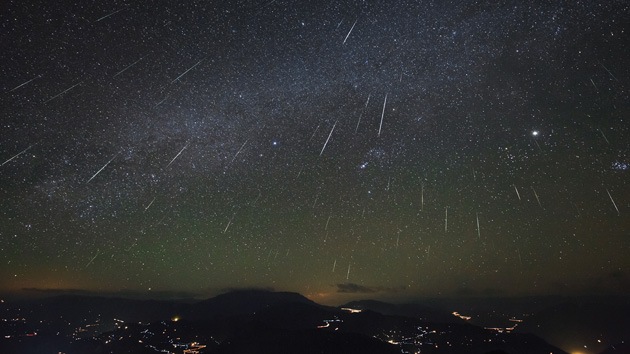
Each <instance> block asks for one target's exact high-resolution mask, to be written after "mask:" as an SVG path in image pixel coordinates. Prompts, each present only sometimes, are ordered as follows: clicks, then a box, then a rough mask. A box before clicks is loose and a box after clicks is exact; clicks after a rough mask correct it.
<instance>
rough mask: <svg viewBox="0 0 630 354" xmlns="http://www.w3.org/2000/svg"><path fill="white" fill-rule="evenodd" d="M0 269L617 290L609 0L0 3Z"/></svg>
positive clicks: (36, 285)
mask: <svg viewBox="0 0 630 354" xmlns="http://www.w3.org/2000/svg"><path fill="white" fill-rule="evenodd" d="M1 16H2V17H1V22H0V27H1V28H0V43H2V50H1V51H0V58H1V62H2V66H1V67H0V77H1V80H0V92H1V93H0V109H1V116H0V122H1V132H2V133H1V138H0V160H1V161H0V162H2V166H1V167H0V198H1V204H0V225H1V227H0V241H1V243H0V262H1V263H0V264H1V266H0V279H2V281H1V285H0V290H4V291H16V290H19V289H24V288H29V289H39V290H46V289H58V290H62V289H83V290H88V291H96V292H117V291H129V292H139V293H144V292H148V293H149V294H150V293H151V292H154V293H158V292H162V293H173V294H194V295H195V296H205V295H209V294H212V293H216V292H219V291H222V290H223V289H226V288H240V287H264V288H269V287H271V288H274V289H277V290H289V291H297V292H301V293H304V294H306V295H309V296H311V297H312V298H314V299H316V300H319V301H334V300H335V299H341V298H342V297H344V296H355V297H356V296H358V297H361V296H363V297H388V296H389V297H415V296H440V295H443V296H453V295H476V296H491V295H523V294H566V293H571V294H592V293H598V294H601V293H605V294H619V293H621V294H627V293H629V292H630V278H628V277H629V276H630V275H629V274H628V271H629V269H630V257H628V251H630V234H629V233H630V187H629V185H628V178H629V176H630V148H629V147H630V145H629V144H628V141H629V138H630V125H629V120H628V119H629V118H628V117H629V113H630V97H629V93H628V83H629V82H630V81H629V79H630V70H629V69H628V63H627V58H628V55H629V54H630V49H629V48H630V45H628V39H627V38H628V35H629V34H630V33H629V31H630V28H629V27H630V22H629V19H630V7H629V5H628V3H627V2H625V1H601V2H596V1H538V0H535V1H531V2H527V3H523V2H521V1H510V0H505V1H499V2H485V1H463V2H460V1H452V2H443V1H395V2H390V1H287V0H265V1H183V2H181V1H156V2H150V3H148V4H139V3H132V2H120V1H116V2H111V1H106V2H90V1H85V2H83V1H81V2H76V3H73V2H70V1H65V2H62V3H51V2H44V1H28V2H22V1H8V2H5V3H4V4H3V5H2V15H1Z"/></svg>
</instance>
